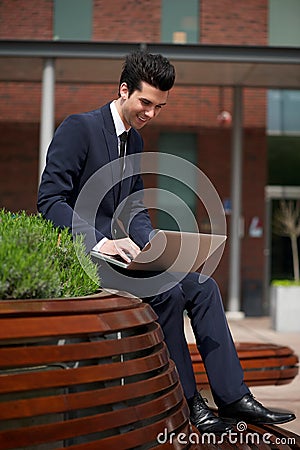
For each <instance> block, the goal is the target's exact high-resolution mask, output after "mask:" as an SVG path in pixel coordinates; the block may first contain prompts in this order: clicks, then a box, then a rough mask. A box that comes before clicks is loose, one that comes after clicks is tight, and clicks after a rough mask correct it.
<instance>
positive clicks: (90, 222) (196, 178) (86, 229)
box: [72, 152, 226, 297]
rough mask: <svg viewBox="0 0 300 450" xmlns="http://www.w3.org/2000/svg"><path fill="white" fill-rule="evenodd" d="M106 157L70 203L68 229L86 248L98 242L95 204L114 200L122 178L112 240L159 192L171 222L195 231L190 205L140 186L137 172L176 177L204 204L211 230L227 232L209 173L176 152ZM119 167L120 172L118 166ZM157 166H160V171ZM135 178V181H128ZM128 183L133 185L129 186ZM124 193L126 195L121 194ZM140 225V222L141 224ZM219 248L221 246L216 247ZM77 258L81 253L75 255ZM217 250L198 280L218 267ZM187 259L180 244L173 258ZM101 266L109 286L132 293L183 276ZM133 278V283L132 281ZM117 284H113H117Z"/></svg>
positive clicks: (151, 290) (151, 291) (149, 291)
mask: <svg viewBox="0 0 300 450" xmlns="http://www.w3.org/2000/svg"><path fill="white" fill-rule="evenodd" d="M120 160H122V159H121V158H119V159H116V160H113V161H111V162H110V163H108V164H106V165H105V166H103V167H101V168H100V169H99V170H97V171H96V172H95V173H94V174H93V175H92V176H91V177H90V178H89V179H88V180H87V182H86V183H85V185H84V187H83V188H82V189H81V191H80V194H79V196H78V199H77V201H76V204H75V207H74V214H73V223H72V232H73V234H77V233H83V234H84V236H85V242H86V245H87V247H88V248H93V247H94V246H95V245H96V243H97V237H96V231H95V230H96V229H97V225H99V224H98V223H97V220H98V219H97V211H98V209H99V207H102V208H103V209H104V210H106V211H108V210H109V209H110V208H113V205H114V204H116V203H117V202H116V198H117V196H118V189H119V186H120V183H122V195H124V197H121V198H120V203H119V205H118V207H117V208H116V210H115V211H114V215H113V220H112V223H111V230H110V231H111V235H112V237H113V239H118V237H119V236H118V232H119V231H118V230H120V223H122V224H125V230H126V231H127V230H128V229H129V226H130V224H133V223H134V222H135V221H136V222H138V221H139V217H141V215H143V214H145V207H146V208H147V209H148V210H150V209H157V198H158V196H164V205H166V206H164V207H163V211H164V212H165V213H166V214H168V215H169V216H171V217H172V219H173V220H174V221H175V222H176V224H177V227H178V229H179V231H186V230H185V226H186V222H187V221H188V222H189V224H191V225H192V228H193V231H194V232H199V229H198V224H197V221H196V218H195V216H194V213H193V211H192V210H191V207H190V206H189V205H188V204H187V203H186V202H185V201H184V200H182V199H181V198H180V197H178V196H177V195H175V194H174V193H172V192H171V191H168V190H166V189H159V188H155V189H154V188H151V189H143V190H141V185H140V184H139V180H140V179H139V175H141V176H143V175H147V174H150V175H152V176H153V175H154V176H155V177H159V176H164V177H168V179H170V180H171V181H172V180H176V182H180V183H181V184H182V185H183V186H184V189H188V190H189V191H191V192H193V194H195V196H196V199H197V202H199V203H200V204H201V205H202V206H203V207H204V209H205V211H206V215H207V217H208V220H209V224H210V233H212V234H218V235H226V219H225V212H224V209H223V205H222V202H221V200H220V197H219V195H218V193H217V191H216V189H215V188H214V186H213V184H212V183H211V181H210V180H209V178H208V177H207V176H206V175H205V174H204V173H203V172H202V171H201V170H200V169H199V168H198V167H196V166H195V165H194V164H192V163H190V162H189V161H187V160H185V159H183V158H180V157H178V156H174V155H170V154H166V153H156V152H145V153H143V154H138V155H136V154H134V155H128V156H126V157H125V158H124V163H123V162H122V161H121V164H120ZM121 165H122V166H123V167H124V171H123V172H122V171H120V166H121ZM158 167H163V169H162V170H160V169H158ZM132 183H135V184H132ZM132 187H133V189H132ZM126 192H127V195H126ZM173 205H176V208H174V207H173ZM141 226H142V225H141ZM221 249H222V250H223V249H224V245H223V247H221ZM197 252H198V249H197V248H195V249H194V251H192V252H191V254H189V260H190V269H191V268H192V267H193V265H194V262H195V261H196V256H197ZM77 256H78V258H79V260H80V255H77ZM221 256H222V252H221V251H219V252H217V253H216V254H214V255H213V256H212V257H210V258H208V259H207V260H206V261H205V263H204V264H203V266H202V267H201V272H200V273H199V283H201V282H203V281H205V280H206V279H207V277H209V276H211V275H212V274H213V272H214V271H215V269H216V267H217V266H218V264H219V262H220V259H221ZM180 258H186V252H184V248H183V245H182V248H181V249H180V251H179V253H178V255H177V260H180ZM103 264H105V267H104V266H103V267H102V269H105V270H106V272H107V274H108V277H109V276H111V278H113V279H114V286H122V290H124V291H126V290H127V291H131V288H132V286H134V287H135V292H134V294H135V295H137V296H141V295H142V296H143V297H150V296H152V295H155V294H157V292H164V291H167V290H168V289H170V287H172V286H174V285H176V284H177V283H178V282H179V281H181V280H182V279H183V277H184V276H185V273H172V274H171V273H170V272H171V270H168V271H165V272H159V273H157V272H154V273H153V274H152V275H153V276H150V277H148V276H147V277H145V276H143V275H141V273H139V274H137V276H135V277H134V276H132V273H131V274H130V277H129V276H127V275H126V273H124V272H122V271H119V270H118V269H116V268H114V267H112V266H111V265H108V264H106V263H103ZM133 282H134V283H133ZM116 288H118V287H116Z"/></svg>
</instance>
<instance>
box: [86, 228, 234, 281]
mask: <svg viewBox="0 0 300 450" xmlns="http://www.w3.org/2000/svg"><path fill="white" fill-rule="evenodd" d="M225 240H226V236H224V235H216V234H203V233H190V232H181V231H166V230H158V231H157V232H156V234H155V235H154V236H153V237H152V238H151V239H150V241H149V242H148V243H147V244H146V245H145V247H144V248H143V249H142V250H141V252H140V253H139V254H138V255H137V256H136V257H135V258H134V259H132V261H131V262H130V263H127V262H126V261H124V260H123V259H122V258H121V257H120V256H119V255H113V256H112V255H105V254H104V253H99V252H96V251H94V250H92V251H91V256H93V257H95V258H97V259H100V260H104V261H107V262H109V263H111V264H116V265H118V266H120V267H123V268H124V269H128V270H146V271H165V270H166V271H170V272H186V273H187V272H192V271H194V270H197V269H198V268H199V267H200V266H201V265H202V264H204V262H205V261H206V260H207V259H208V258H209V257H210V256H211V255H212V254H213V253H214V252H215V251H216V250H217V249H218V248H219V247H220V246H221V245H222V244H224V242H225Z"/></svg>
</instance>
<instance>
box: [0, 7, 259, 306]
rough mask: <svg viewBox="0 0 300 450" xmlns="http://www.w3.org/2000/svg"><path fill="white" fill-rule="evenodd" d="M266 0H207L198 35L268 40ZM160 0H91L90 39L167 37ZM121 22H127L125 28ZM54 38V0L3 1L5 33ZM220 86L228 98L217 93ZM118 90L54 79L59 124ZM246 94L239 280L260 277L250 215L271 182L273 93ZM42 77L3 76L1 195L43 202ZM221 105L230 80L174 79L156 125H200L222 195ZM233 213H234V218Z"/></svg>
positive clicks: (205, 166) (17, 203) (223, 274)
mask: <svg viewBox="0 0 300 450" xmlns="http://www.w3.org/2000/svg"><path fill="white" fill-rule="evenodd" d="M267 14H268V2H267V0H263V1H262V0H249V1H248V2H240V1H238V0H233V1H232V0H231V1H229V0H224V1H222V2H221V1H220V0H202V1H200V42H201V43H203V44H240V45H267V32H268V30H267V24H268V20H267ZM160 18H161V1H160V0H139V1H136V0H127V1H123V0H115V1H113V2H108V1H104V0H94V4H93V32H92V35H93V40H94V41H106V42H113V41H114V42H118V41H119V42H146V43H147V42H153V43H155V42H160ZM124 30H126V32H125V33H124ZM52 38H53V2H52V1H51V0H31V1H27V0H3V1H1V2H0V39H37V40H51V39H52ZM221 94H222V99H223V101H222V105H221V103H220V99H221ZM115 96H116V86H115V85H105V86H101V85H98V84H79V83H77V84H72V85H66V84H57V85H56V93H55V111H56V122H57V124H58V123H59V122H60V121H61V120H62V119H63V118H64V117H65V116H67V115H68V114H70V113H74V112H81V111H86V110H89V109H94V108H97V107H98V106H99V105H101V104H104V103H106V102H107V101H109V100H111V99H112V98H114V97H115ZM243 98H244V152H243V192H242V203H243V211H242V213H243V216H244V223H245V236H244V239H243V240H242V274H241V275H242V286H243V285H244V284H245V283H251V282H255V283H258V285H262V281H263V265H264V257H263V238H251V237H249V234H248V229H249V225H250V222H251V219H252V218H253V217H254V216H258V217H260V218H261V219H263V218H264V186H265V185H266V170H267V169H266V136H265V122H266V100H265V91H264V90H262V89H247V90H244V93H243ZM40 101H41V85H40V83H38V82H36V83H32V82H30V83H29V82H24V83H15V82H10V81H9V80H8V81H6V82H0V149H1V150H0V205H1V206H4V207H6V208H7V209H11V210H18V209H26V210H28V211H30V212H35V211H36V206H35V205H36V190H37V184H38V174H37V171H38V147H39V121H40ZM220 106H222V107H223V108H225V109H227V110H229V111H231V110H232V90H231V89H230V88H226V89H224V90H223V92H222V93H221V91H220V89H219V88H217V87H214V88H210V87H182V86H175V87H174V89H173V90H172V92H171V95H170V98H169V103H168V106H167V108H166V109H164V110H163V112H162V113H161V115H160V117H159V118H158V119H157V121H156V122H155V123H153V125H152V124H151V125H150V126H149V128H150V127H151V130H152V131H154V135H156V136H157V139H158V136H159V133H160V132H161V131H168V132H171V131H172V130H176V131H191V132H193V133H196V134H197V138H198V147H199V157H198V161H199V167H200V168H201V169H202V170H203V171H204V172H205V173H206V175H208V176H209V178H210V179H211V180H212V182H213V184H214V185H215V187H216V189H217V191H218V192H219V195H220V197H221V198H222V199H224V198H229V197H230V176H231V129H230V128H226V127H225V128H224V127H222V126H220V124H219V123H218V121H217V115H218V113H219V112H220ZM149 128H148V129H145V130H143V136H144V140H145V149H146V150H153V149H155V147H156V146H157V145H156V142H155V137H154V138H153V136H152V138H151V146H150V142H149V139H148V134H149V131H150V130H149ZM229 220H230V218H229ZM215 276H216V278H217V280H218V282H219V284H220V286H221V290H222V293H223V295H224V298H226V294H227V284H228V246H227V249H226V251H225V254H224V257H223V259H222V261H221V264H220V266H219V268H218V271H217V273H216V275H215Z"/></svg>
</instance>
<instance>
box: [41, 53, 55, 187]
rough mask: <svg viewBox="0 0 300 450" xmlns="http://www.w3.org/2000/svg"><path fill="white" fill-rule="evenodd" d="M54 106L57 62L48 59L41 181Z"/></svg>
mask: <svg viewBox="0 0 300 450" xmlns="http://www.w3.org/2000/svg"><path fill="white" fill-rule="evenodd" d="M54 104H55V62H54V59H52V58H51V59H46V60H45V61H44V67H43V79H42V98H41V125H40V154H39V179H40V177H41V175H42V172H43V170H44V167H45V163H46V154H47V149H48V146H49V144H50V142H51V139H52V137H53V133H54V121H55V116H54V114H55V113H54Z"/></svg>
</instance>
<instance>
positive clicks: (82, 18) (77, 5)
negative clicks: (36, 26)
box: [54, 0, 93, 41]
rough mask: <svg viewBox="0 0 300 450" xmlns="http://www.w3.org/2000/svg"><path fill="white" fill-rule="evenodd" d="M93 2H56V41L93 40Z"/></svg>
mask: <svg viewBox="0 0 300 450" xmlns="http://www.w3.org/2000/svg"><path fill="white" fill-rule="evenodd" d="M92 19H93V0H54V39H57V40H68V41H90V40H91V39H92Z"/></svg>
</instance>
